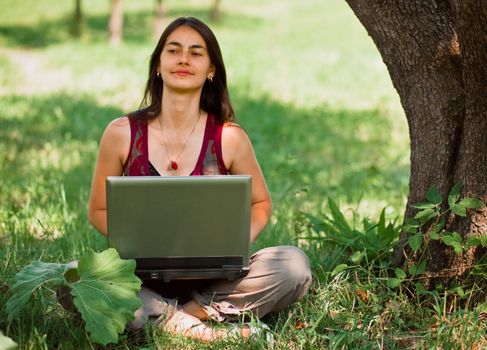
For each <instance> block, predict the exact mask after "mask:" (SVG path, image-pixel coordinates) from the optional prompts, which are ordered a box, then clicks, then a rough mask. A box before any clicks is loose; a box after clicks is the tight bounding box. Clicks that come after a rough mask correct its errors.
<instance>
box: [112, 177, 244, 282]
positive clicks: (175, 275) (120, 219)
mask: <svg viewBox="0 0 487 350" xmlns="http://www.w3.org/2000/svg"><path fill="white" fill-rule="evenodd" d="M106 185H107V186H106V191H107V197H106V198H107V220H108V222H107V224H108V239H109V245H110V246H111V247H114V248H116V249H117V250H118V252H119V254H120V256H121V257H122V258H134V259H136V261H137V269H136V273H137V274H138V275H139V276H140V277H141V278H143V279H146V278H149V279H164V280H166V281H168V280H171V279H180V278H229V279H234V278H238V277H240V276H242V275H243V274H245V272H246V271H248V261H249V244H250V207H251V192H252V190H251V177H250V176H240V175H238V176H235V175H219V176H182V177H178V176H170V177H157V176H148V177H144V176H130V177H123V176H114V177H107V179H106Z"/></svg>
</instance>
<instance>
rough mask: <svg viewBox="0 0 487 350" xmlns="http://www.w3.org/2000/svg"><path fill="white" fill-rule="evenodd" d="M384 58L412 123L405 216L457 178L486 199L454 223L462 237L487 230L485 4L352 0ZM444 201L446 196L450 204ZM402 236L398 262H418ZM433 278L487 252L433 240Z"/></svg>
mask: <svg viewBox="0 0 487 350" xmlns="http://www.w3.org/2000/svg"><path fill="white" fill-rule="evenodd" d="M347 2H348V4H349V6H350V7H351V8H352V10H353V11H354V13H355V15H356V16H357V17H358V18H359V20H360V21H361V23H362V24H363V25H364V27H365V28H366V30H367V32H368V34H369V35H370V36H371V38H372V39H373V41H374V42H375V44H376V46H377V48H378V50H379V52H380V54H381V56H382V59H383V60H384V62H385V64H386V66H387V68H388V70H389V74H390V76H391V79H392V83H393V85H394V87H395V88H396V90H397V92H398V94H399V96H400V99H401V104H402V106H403V108H404V111H405V115H406V118H407V121H408V125H409V135H410V141H411V178H410V183H409V195H408V203H407V207H406V212H405V217H412V216H414V214H415V212H416V209H414V208H413V207H412V205H414V204H415V203H418V202H421V201H423V200H424V198H425V194H426V192H427V190H428V189H429V187H430V186H432V185H433V186H436V187H437V188H438V190H439V192H440V194H441V195H442V197H443V199H446V198H447V196H448V193H449V191H450V189H451V188H452V186H453V185H454V184H455V183H459V184H461V185H462V186H463V187H462V188H463V194H465V195H468V196H470V197H479V198H481V199H483V200H484V207H483V208H482V209H480V210H477V211H469V213H468V215H467V218H466V219H462V220H460V219H458V218H457V219H455V220H454V221H453V222H449V228H455V229H456V230H457V231H458V232H460V233H461V234H462V236H463V237H464V238H466V237H467V236H469V235H486V234H487V224H486V219H487V208H486V207H485V201H486V200H487V195H486V194H487V136H486V135H487V91H486V88H487V83H486V82H487V49H486V48H487V31H486V30H485V25H486V23H487V7H486V6H485V5H481V1H476V0H452V1H450V2H448V1H447V0H397V1H392V0H377V1H360V0H347ZM444 204H446V203H445V201H444ZM407 238H408V236H407V233H405V232H403V233H402V234H401V239H400V242H399V244H398V246H397V249H396V253H395V259H394V264H395V265H396V266H397V265H402V264H404V263H406V264H408V263H409V264H411V262H415V261H414V260H415V258H416V257H415V256H414V255H412V254H411V251H410V249H409V248H408V245H407V244H406V243H407ZM431 243H432V244H430V245H429V247H428V252H427V253H428V256H429V259H428V266H427V271H428V274H427V275H428V276H429V277H430V280H429V282H435V281H436V280H437V279H439V278H440V279H442V281H445V279H446V280H448V279H450V278H451V277H454V276H461V275H464V274H465V273H466V272H467V271H469V269H470V268H471V267H472V266H473V265H474V264H475V262H476V261H477V260H478V259H479V256H480V254H481V253H483V250H481V249H480V248H478V247H477V248H472V249H470V250H469V251H467V252H465V253H464V254H456V253H454V252H453V250H452V249H451V248H450V247H447V246H445V245H443V244H442V243H439V241H435V242H431Z"/></svg>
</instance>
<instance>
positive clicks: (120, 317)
mask: <svg viewBox="0 0 487 350" xmlns="http://www.w3.org/2000/svg"><path fill="white" fill-rule="evenodd" d="M134 271H135V260H122V259H120V257H119V255H118V253H117V251H116V250H115V249H113V248H111V249H107V250H105V251H103V252H101V253H95V252H90V253H88V254H86V255H84V256H83V257H82V258H81V259H80V260H79V262H78V271H77V272H78V275H79V280H78V281H77V282H74V283H70V284H69V285H70V287H71V289H72V291H71V294H72V295H73V296H74V300H73V301H74V304H75V305H76V308H77V309H78V311H79V312H80V313H81V317H82V318H83V320H84V321H85V322H86V330H87V331H88V332H89V333H90V338H91V339H92V340H93V341H94V342H97V343H99V344H103V345H106V344H108V343H116V342H117V341H118V334H119V333H121V332H123V330H124V328H125V325H126V324H127V322H128V321H130V320H132V319H133V317H134V312H135V310H137V309H138V308H139V307H140V305H141V301H140V299H139V298H138V297H137V292H138V291H139V290H140V285H141V283H142V282H141V281H140V279H138V278H137V277H136V276H135V275H134Z"/></svg>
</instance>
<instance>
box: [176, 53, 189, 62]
mask: <svg viewBox="0 0 487 350" xmlns="http://www.w3.org/2000/svg"><path fill="white" fill-rule="evenodd" d="M188 57H189V52H188V51H182V52H181V54H180V55H179V62H178V64H180V65H183V64H188Z"/></svg>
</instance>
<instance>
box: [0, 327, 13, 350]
mask: <svg viewBox="0 0 487 350" xmlns="http://www.w3.org/2000/svg"><path fill="white" fill-rule="evenodd" d="M16 348H17V344H16V343H15V342H14V341H13V340H12V339H10V338H9V337H7V336H5V335H3V333H2V331H0V349H2V350H13V349H16Z"/></svg>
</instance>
